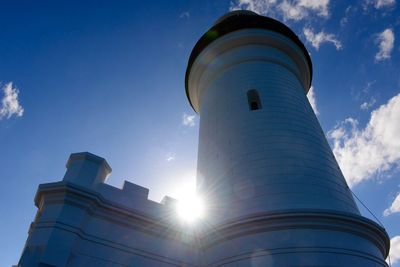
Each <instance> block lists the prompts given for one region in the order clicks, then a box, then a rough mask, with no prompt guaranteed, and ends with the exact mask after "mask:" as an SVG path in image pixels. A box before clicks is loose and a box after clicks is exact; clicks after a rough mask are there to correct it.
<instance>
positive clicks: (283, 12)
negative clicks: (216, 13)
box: [230, 0, 329, 21]
mask: <svg viewBox="0 0 400 267" xmlns="http://www.w3.org/2000/svg"><path fill="white" fill-rule="evenodd" d="M230 9H231V10H237V9H246V10H251V11H254V12H256V13H258V14H262V15H269V16H276V15H277V16H280V17H282V18H283V19H284V20H295V21H299V20H302V19H305V18H308V17H309V16H311V15H313V14H315V15H317V16H320V17H327V16H329V0H295V1H288V0H281V1H279V0H236V1H234V2H232V3H231V7H230Z"/></svg>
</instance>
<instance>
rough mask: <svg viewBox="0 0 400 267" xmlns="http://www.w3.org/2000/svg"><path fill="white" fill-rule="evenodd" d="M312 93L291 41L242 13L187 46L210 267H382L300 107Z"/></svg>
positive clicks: (308, 113)
mask: <svg viewBox="0 0 400 267" xmlns="http://www.w3.org/2000/svg"><path fill="white" fill-rule="evenodd" d="M311 81H312V62H311V58H310V55H309V53H308V51H307V49H306V48H305V46H304V45H303V43H302V42H301V41H300V40H299V38H298V37H297V36H296V34H294V33H293V31H292V30H290V29H289V28H288V27H287V26H285V25H284V24H282V23H280V22H278V21H276V20H273V19H271V18H268V17H264V16H259V15H257V14H255V13H253V12H250V11H233V12H230V13H228V14H226V15H225V16H223V17H221V18H220V19H219V20H218V21H217V22H216V23H215V24H214V25H213V26H212V27H211V28H210V29H209V30H208V31H207V32H206V33H205V34H204V35H203V36H202V37H201V38H200V40H199V41H198V42H197V44H196V45H195V47H194V49H193V51H192V53H191V55H190V59H189V63H188V67H187V71H186V79H185V85H186V94H187V97H188V99H189V101H190V104H191V105H192V107H193V109H194V110H195V111H196V112H197V113H198V114H199V115H200V134H199V148H198V150H199V152H198V171H197V186H198V193H199V194H200V195H201V196H203V198H204V199H205V202H206V203H207V205H206V206H207V209H208V218H207V220H208V224H209V225H212V228H213V229H214V230H211V231H210V232H209V233H208V234H206V235H207V238H206V239H205V240H206V241H207V242H209V243H210V244H214V243H215V245H209V248H208V247H207V249H206V255H207V260H208V262H209V263H210V264H211V263H212V262H214V264H215V262H218V265H215V266H277V267H278V266H343V267H345V266H346V267H347V266H360V267H369V266H371V267H372V266H386V263H385V261H384V259H385V258H386V256H387V254H388V249H389V239H388V236H387V234H386V232H385V231H384V230H383V229H382V228H381V227H380V226H378V225H377V224H376V223H374V222H372V221H370V220H368V219H366V218H364V217H362V216H361V215H360V212H359V210H358V208H357V206H356V204H355V202H354V199H353V197H352V193H351V191H350V189H349V187H348V186H347V183H346V180H345V179H344V177H343V174H342V172H341V170H340V168H339V166H338V164H337V162H336V160H335V157H334V155H333V153H332V151H331V149H330V146H329V144H328V142H327V140H326V138H325V134H324V132H323V131H322V129H321V127H320V125H319V123H318V120H317V118H316V116H315V114H314V112H313V109H312V108H311V105H310V103H309V102H308V100H307V97H306V95H307V92H308V91H309V88H310V86H311ZM207 251H208V252H209V253H207ZM235 262H236V263H235ZM254 262H256V263H257V264H258V265H254ZM234 264H239V265H234ZM211 265H212V264H211ZM213 266H214V265H213Z"/></svg>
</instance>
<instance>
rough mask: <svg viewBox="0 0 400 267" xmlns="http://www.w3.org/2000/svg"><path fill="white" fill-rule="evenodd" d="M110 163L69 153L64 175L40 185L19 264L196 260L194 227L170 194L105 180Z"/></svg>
mask: <svg viewBox="0 0 400 267" xmlns="http://www.w3.org/2000/svg"><path fill="white" fill-rule="evenodd" d="M110 172H111V168H110V167H109V165H108V164H107V162H106V161H105V160H104V159H103V158H100V157H98V156H95V155H93V154H90V153H76V154H72V155H71V156H70V158H69V160H68V163H67V172H66V174H65V176H64V179H63V180H62V181H60V182H56V183H48V184H42V185H40V186H39V189H38V191H37V194H36V197H35V204H36V206H37V208H38V211H37V214H36V217H35V219H34V221H33V222H32V224H31V226H30V230H29V237H28V240H27V242H26V245H25V248H24V250H23V253H22V256H21V259H20V262H19V266H57V267H58V266H160V267H164V266H165V267H167V266H195V262H198V261H199V252H198V249H197V248H196V247H195V246H194V244H195V239H194V238H193V237H194V233H193V232H191V230H190V229H188V228H187V227H186V228H185V227H184V226H183V225H180V222H179V221H178V220H177V218H176V215H175V210H174V200H173V199H172V198H170V197H165V198H164V199H163V201H162V203H157V202H154V201H151V200H149V199H148V198H147V197H148V193H149V190H148V189H147V188H143V187H141V186H138V185H136V184H133V183H130V182H127V181H125V183H124V185H123V188H122V189H119V188H116V187H113V186H110V185H108V184H105V183H104V182H105V179H106V177H107V176H108V175H109V174H110Z"/></svg>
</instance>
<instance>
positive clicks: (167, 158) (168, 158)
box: [165, 155, 175, 162]
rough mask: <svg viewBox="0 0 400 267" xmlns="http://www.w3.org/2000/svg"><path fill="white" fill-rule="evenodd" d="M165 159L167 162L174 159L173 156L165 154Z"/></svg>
mask: <svg viewBox="0 0 400 267" xmlns="http://www.w3.org/2000/svg"><path fill="white" fill-rule="evenodd" d="M165 160H166V161H168V162H170V161H174V160H175V157H174V156H171V155H170V156H167V157H166V158H165Z"/></svg>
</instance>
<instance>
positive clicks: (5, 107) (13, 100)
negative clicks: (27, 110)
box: [0, 82, 24, 120]
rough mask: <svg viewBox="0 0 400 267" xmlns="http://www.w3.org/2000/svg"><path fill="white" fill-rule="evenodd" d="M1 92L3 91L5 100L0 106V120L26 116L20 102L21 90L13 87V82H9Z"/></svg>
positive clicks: (2, 100)
mask: <svg viewBox="0 0 400 267" xmlns="http://www.w3.org/2000/svg"><path fill="white" fill-rule="evenodd" d="M1 91H3V98H2V99H1V106H0V120H1V119H4V118H6V119H10V118H11V117H12V116H16V117H21V116H22V115H23V114H24V108H23V107H22V106H21V104H20V103H19V100H18V95H19V90H18V89H17V88H15V87H13V84H12V82H9V83H7V84H5V85H4V86H3V87H2V88H1Z"/></svg>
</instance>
